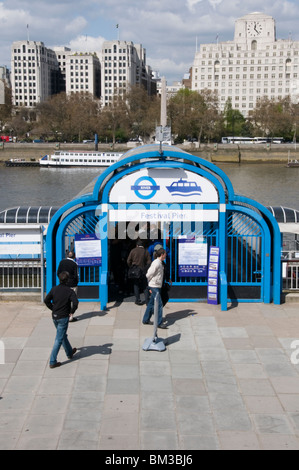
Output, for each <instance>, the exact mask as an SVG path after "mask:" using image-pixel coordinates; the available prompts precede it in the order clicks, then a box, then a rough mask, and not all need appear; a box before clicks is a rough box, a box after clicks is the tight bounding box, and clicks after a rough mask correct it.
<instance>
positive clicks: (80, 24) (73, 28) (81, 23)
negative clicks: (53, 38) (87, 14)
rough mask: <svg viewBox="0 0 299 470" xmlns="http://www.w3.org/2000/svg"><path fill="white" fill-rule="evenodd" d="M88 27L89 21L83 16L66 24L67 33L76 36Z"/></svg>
mask: <svg viewBox="0 0 299 470" xmlns="http://www.w3.org/2000/svg"><path fill="white" fill-rule="evenodd" d="M86 26H87V21H86V19H85V18H83V16H78V17H77V18H74V19H73V20H72V21H70V22H69V23H67V24H66V26H65V31H66V33H70V34H74V33H78V31H82V29H84V28H85V27H86Z"/></svg>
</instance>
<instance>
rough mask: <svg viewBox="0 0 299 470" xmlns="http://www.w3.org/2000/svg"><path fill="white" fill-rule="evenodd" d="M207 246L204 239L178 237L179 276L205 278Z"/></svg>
mask: <svg viewBox="0 0 299 470" xmlns="http://www.w3.org/2000/svg"><path fill="white" fill-rule="evenodd" d="M207 259H208V245H207V241H206V238H205V237H187V236H184V235H183V236H181V237H179V276H180V277H186V276H187V277H206V276H207V264H208V262H207Z"/></svg>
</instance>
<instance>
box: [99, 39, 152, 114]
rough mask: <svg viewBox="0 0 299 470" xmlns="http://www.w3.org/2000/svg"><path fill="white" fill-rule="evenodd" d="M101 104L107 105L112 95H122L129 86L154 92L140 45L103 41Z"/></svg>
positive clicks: (150, 73)
mask: <svg viewBox="0 0 299 470" xmlns="http://www.w3.org/2000/svg"><path fill="white" fill-rule="evenodd" d="M101 82H102V86H101V88H102V104H103V105H104V106H105V105H107V104H109V102H110V101H111V100H112V97H113V96H114V95H122V93H123V92H124V91H125V90H127V89H128V87H129V86H130V85H138V84H140V85H143V86H144V87H145V89H146V90H147V91H148V93H149V94H152V93H153V92H154V84H155V82H154V81H153V80H152V71H151V68H150V67H149V66H147V65H146V51H145V49H144V48H143V47H142V46H141V44H135V45H134V44H133V42H127V41H119V40H117V41H105V42H104V43H103V47H102V61H101Z"/></svg>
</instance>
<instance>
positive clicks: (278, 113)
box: [251, 96, 294, 137]
mask: <svg viewBox="0 0 299 470" xmlns="http://www.w3.org/2000/svg"><path fill="white" fill-rule="evenodd" d="M293 114H294V113H293V105H292V102H291V99H290V97H289V96H287V97H285V98H281V99H278V100H275V99H274V98H273V99H269V98H267V97H264V98H262V99H261V100H259V101H258V102H257V104H256V107H255V109H254V110H253V112H252V115H251V118H252V122H253V125H254V127H255V133H256V135H258V134H259V135H262V136H270V137H275V136H276V137H285V136H287V135H290V134H291V133H292V128H293V123H294V120H293Z"/></svg>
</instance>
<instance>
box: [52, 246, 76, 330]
mask: <svg viewBox="0 0 299 470" xmlns="http://www.w3.org/2000/svg"><path fill="white" fill-rule="evenodd" d="M63 271H67V272H68V273H69V280H68V282H67V286H68V287H71V289H73V291H74V292H75V294H76V295H78V282H79V271H78V265H77V263H76V261H75V253H74V251H69V252H68V254H67V258H65V259H62V260H61V261H60V263H59V266H58V269H57V276H58V277H59V274H60V273H62V272H63ZM69 321H70V322H74V321H77V318H74V317H73V315H71V316H70V319H69Z"/></svg>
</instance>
